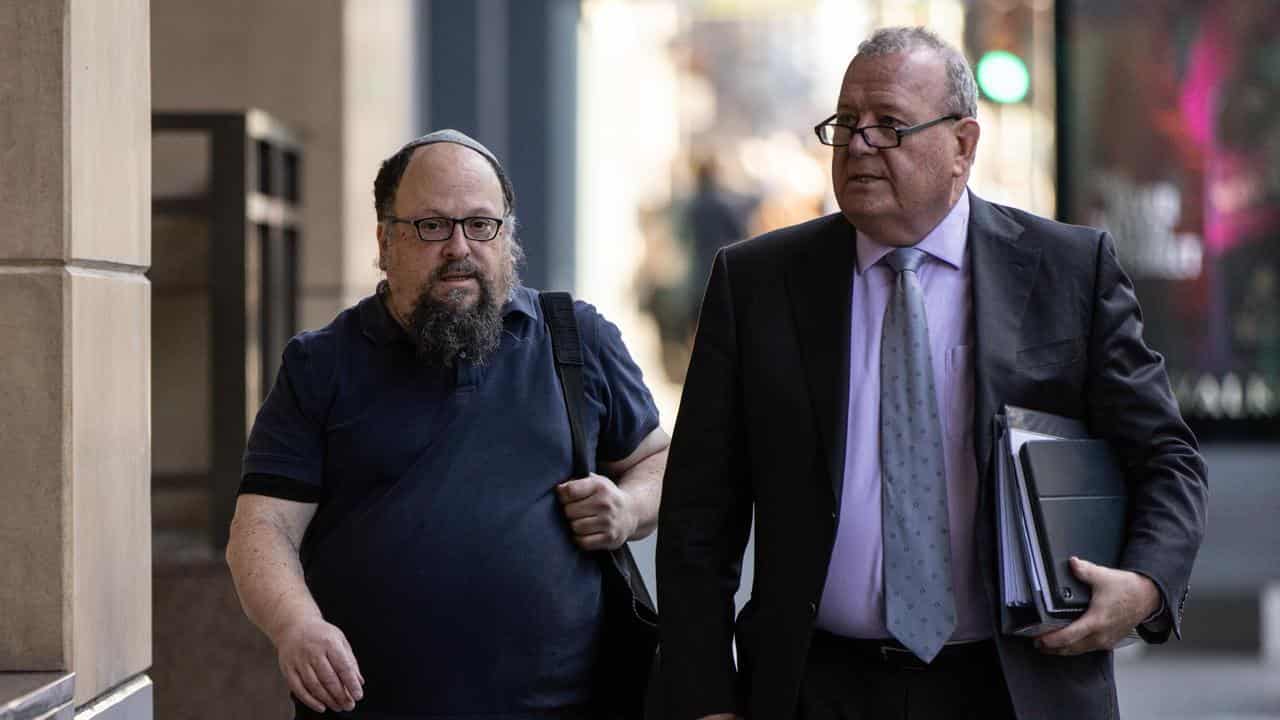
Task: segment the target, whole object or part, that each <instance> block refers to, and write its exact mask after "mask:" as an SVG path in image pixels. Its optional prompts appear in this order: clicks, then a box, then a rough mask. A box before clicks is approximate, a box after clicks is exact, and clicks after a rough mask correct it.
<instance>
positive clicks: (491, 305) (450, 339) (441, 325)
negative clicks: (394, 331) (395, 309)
mask: <svg viewBox="0 0 1280 720" xmlns="http://www.w3.org/2000/svg"><path fill="white" fill-rule="evenodd" d="M478 280H479V286H480V294H479V297H478V298H477V299H476V303H475V305H472V306H471V307H469V308H463V307H461V306H460V305H459V303H460V302H461V300H462V298H463V297H465V293H464V291H462V290H452V291H450V292H449V294H448V295H447V296H446V297H445V299H444V300H437V299H436V298H435V297H433V296H432V293H431V290H432V287H433V286H434V284H435V283H434V282H431V283H428V284H427V286H426V287H425V288H423V290H422V294H421V295H419V296H418V302H417V304H416V305H414V308H413V314H412V315H410V316H409V329H410V334H411V335H412V337H413V341H414V346H415V347H416V349H417V354H418V359H419V360H421V361H422V362H423V363H425V364H427V365H432V366H436V367H453V366H454V364H455V363H456V362H457V361H458V359H459V358H466V359H468V360H471V361H472V362H474V363H475V364H477V365H483V364H484V363H485V361H486V360H488V359H489V357H490V356H491V355H492V354H493V353H494V351H496V350H497V349H498V345H499V343H500V342H501V341H502V304H503V301H505V298H503V299H502V300H499V299H498V298H497V297H495V292H494V288H493V284H492V282H490V281H489V280H488V278H484V277H478Z"/></svg>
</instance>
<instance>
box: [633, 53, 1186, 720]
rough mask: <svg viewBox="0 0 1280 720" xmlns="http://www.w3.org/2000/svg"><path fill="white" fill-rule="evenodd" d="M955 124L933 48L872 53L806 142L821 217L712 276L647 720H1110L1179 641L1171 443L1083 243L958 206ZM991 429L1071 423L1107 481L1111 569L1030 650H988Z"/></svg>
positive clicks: (963, 166) (1164, 402) (1136, 325)
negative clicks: (1014, 421)
mask: <svg viewBox="0 0 1280 720" xmlns="http://www.w3.org/2000/svg"><path fill="white" fill-rule="evenodd" d="M975 95H976V93H975V90H974V83H973V77H972V74H971V72H970V70H969V67H968V65H967V64H966V63H965V61H964V58H963V57H962V56H961V55H960V53H959V52H958V51H956V50H955V49H954V48H952V47H950V46H949V45H947V44H945V43H944V42H942V41H941V40H939V39H938V38H937V37H936V36H934V35H932V34H931V33H928V32H927V31H924V30H922V29H919V28H892V29H886V30H881V31H878V32H877V33H876V34H875V35H873V36H872V37H871V38H870V39H869V40H867V41H866V42H864V43H863V44H862V45H861V46H860V47H859V49H858V54H857V56H856V57H855V58H854V59H853V61H852V62H851V63H850V65H849V69H848V71H847V72H846V74H845V78H844V83H843V85H842V87H841V92H840V96H839V103H838V105H837V110H836V113H835V115H833V116H832V117H831V118H829V119H827V120H826V121H824V122H823V123H822V124H820V125H819V126H818V128H817V131H818V134H819V137H820V139H821V140H822V141H823V142H824V143H826V144H828V145H832V146H834V155H833V159H832V180H833V183H834V186H835V194H836V197H837V199H838V202H839V205H840V209H841V210H842V212H841V213H839V214H834V215H830V216H827V217H822V218H818V219H816V220H813V221H810V222H807V223H804V224H801V225H797V226H794V227H789V228H784V229H782V230H778V231H776V232H772V233H769V234H767V235H764V236H762V237H759V238H755V239H753V240H750V241H747V242H744V243H740V244H738V245H734V246H731V247H729V248H726V249H725V250H724V251H722V252H721V253H720V254H719V255H718V256H717V258H716V262H715V265H714V268H713V270H712V274H711V279H710V282H709V285H708V287H707V291H706V297H705V299H704V301H703V308H702V315H701V321H700V325H699V328H698V334H697V339H696V342H695V346H694V350H693V357H692V360H691V364H690V368H689V374H688V379H687V382H686V385H685V390H684V397H683V400H682V402H681V405H680V414H679V417H678V420H677V422H676V430H675V438H674V442H673V445H672V449H671V456H670V461H669V464H668V467H667V473H666V486H665V489H664V492H663V498H662V511H661V515H660V520H659V536H658V594H659V605H660V608H661V612H662V684H663V695H664V697H663V711H664V713H665V714H664V717H667V718H671V720H692V719H694V718H733V717H740V716H745V717H750V718H753V719H758V720H775V719H778V718H792V717H798V718H806V719H809V720H812V719H814V718H875V719H876V720H881V719H883V718H906V717H910V718H913V719H915V718H984V719H985V718H1014V717H1018V718H1035V719H1036V720H1045V719H1049V720H1052V719H1053V718H1102V717H1114V716H1115V715H1116V713H1117V711H1118V709H1117V701H1116V691H1115V680H1114V673H1113V665H1112V655H1111V650H1112V649H1113V648H1114V647H1115V646H1116V644H1117V643H1118V642H1119V641H1120V640H1121V639H1122V638H1123V637H1124V636H1125V635H1126V634H1127V633H1129V632H1130V631H1131V630H1133V629H1134V628H1135V626H1136V627H1138V629H1139V632H1140V633H1141V634H1142V635H1143V637H1145V638H1146V639H1147V640H1148V641H1149V642H1163V641H1164V640H1166V639H1167V638H1168V636H1169V634H1170V633H1171V632H1172V633H1175V634H1176V633H1179V632H1180V630H1179V624H1180V621H1181V615H1182V607H1183V602H1184V600H1185V598H1186V592H1187V585H1188V578H1189V576H1190V573H1191V566H1192V562H1193V560H1194V557H1195V554H1196V551H1197V549H1198V547H1199V544H1200V540H1201V537H1202V534H1203V528H1204V516H1205V498H1206V482H1205V468H1204V464H1203V461H1202V460H1201V458H1200V456H1199V454H1198V451H1197V448H1196V443H1195V439H1194V437H1193V436H1192V435H1191V433H1190V432H1189V431H1188V430H1187V428H1186V426H1185V424H1184V423H1183V422H1182V420H1181V418H1180V416H1179V413H1178V409H1177V407H1176V405H1175V402H1174V398H1173V396H1172V393H1171V392H1170V389H1169V384H1168V380H1167V378H1166V374H1165V369H1164V362H1163V359H1162V358H1161V357H1160V355H1159V354H1157V353H1156V352H1154V351H1153V350H1151V349H1150V348H1148V347H1147V346H1146V345H1145V344H1144V342H1143V340H1142V320H1141V313H1140V310H1139V308H1138V302H1137V298H1136V297H1135V296H1134V293H1133V288H1132V285H1131V283H1130V281H1129V279H1128V277H1127V276H1126V275H1125V274H1124V272H1123V270H1122V269H1121V268H1120V265H1119V263H1118V261H1117V259H1116V252H1115V246H1114V243H1113V241H1112V239H1111V238H1110V236H1109V235H1108V234H1107V233H1106V232H1103V231H1099V230H1094V229H1090V228H1083V227H1073V226H1068V225H1063V224H1059V223H1055V222H1052V221H1049V220H1046V219H1043V218H1040V217H1036V216H1034V215H1031V214H1029V213H1026V212H1022V211H1019V210H1015V209H1012V208H1007V207H1002V206H999V205H994V204H991V203H988V202H985V201H983V200H981V199H980V198H978V197H976V196H974V195H973V194H972V193H970V192H968V190H967V188H966V183H967V180H968V176H969V170H970V167H971V165H972V163H973V157H974V151H975V148H976V147H977V143H978V138H979V134H980V129H979V126H978V122H977V120H976V119H975V118H974V115H975V112H976V100H975ZM1004 404H1013V405H1019V406H1024V407H1028V408H1033V409H1037V410H1043V411H1047V412H1052V413H1057V414H1060V415H1065V416H1070V417H1075V418H1080V419H1082V420H1084V421H1085V422H1086V423H1087V424H1088V426H1089V428H1090V430H1091V432H1093V433H1094V434H1095V435H1097V436H1099V437H1102V438H1106V439H1107V440H1109V441H1110V443H1111V444H1112V446H1113V447H1114V449H1115V451H1116V452H1117V453H1118V455H1119V457H1120V458H1121V459H1122V461H1123V463H1124V465H1125V467H1126V469H1127V473H1128V477H1129V479H1130V487H1131V497H1130V499H1131V508H1132V512H1131V518H1130V524H1129V527H1128V531H1127V532H1128V537H1127V542H1126V545H1125V549H1124V552H1123V556H1122V559H1121V562H1120V563H1119V564H1118V567H1115V568H1107V567H1101V566H1097V565H1092V564H1089V563H1087V562H1079V561H1073V568H1072V569H1073V571H1074V572H1075V573H1076V574H1077V575H1079V576H1080V577H1081V578H1082V579H1083V580H1085V581H1087V582H1088V583H1090V584H1091V586H1092V588H1093V596H1092V601H1091V604H1090V606H1089V609H1088V611H1087V612H1086V613H1085V614H1084V615H1083V616H1082V617H1081V618H1080V619H1079V620H1077V621H1075V622H1074V623H1072V624H1071V625H1069V626H1067V627H1065V628H1062V629H1060V630H1058V631H1056V632H1053V633H1051V634H1048V635H1045V636H1042V637H1040V638H1035V639H1029V638H1020V637H1013V636H1008V635H1002V634H1000V632H999V623H998V607H997V602H998V598H999V595H998V590H997V585H996V578H995V573H996V570H997V563H996V558H995V550H994V507H995V506H994V500H993V498H992V486H993V479H992V478H993V471H992V461H993V457H994V452H993V445H994V438H993V433H992V418H993V416H994V415H995V414H996V413H997V411H998V410H999V409H1000V408H1001V407H1002V406H1003V405H1004ZM753 513H754V518H755V531H756V544H755V548H756V554H755V581H754V583H753V586H752V593H751V600H750V602H748V603H747V606H746V607H745V608H744V609H743V611H742V613H741V614H740V615H739V616H738V618H737V622H736V624H735V622H734V618H733V595H734V592H735V590H736V589H737V586H738V582H739V575H740V569H741V559H742V553H743V550H744V546H745V544H746V540H747V536H748V530H749V528H750V526H751V522H752V516H753ZM734 641H736V645H737V655H736V663H735V655H734V653H733V644H734Z"/></svg>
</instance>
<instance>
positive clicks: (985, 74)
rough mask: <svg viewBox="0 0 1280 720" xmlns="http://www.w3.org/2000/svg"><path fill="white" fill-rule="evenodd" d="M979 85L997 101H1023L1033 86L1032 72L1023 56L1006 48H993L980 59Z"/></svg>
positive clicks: (985, 93)
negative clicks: (1006, 50)
mask: <svg viewBox="0 0 1280 720" xmlns="http://www.w3.org/2000/svg"><path fill="white" fill-rule="evenodd" d="M978 87H979V88H981V90H982V94H983V95H986V96H987V97H988V98H991V99H992V100H994V101H995V102H998V103H1016V102H1022V100H1023V99H1024V98H1025V97H1026V96H1027V90H1029V89H1030V88H1031V74H1030V73H1029V72H1027V64H1026V63H1024V62H1023V61H1022V58H1020V57H1018V56H1017V55H1014V54H1013V53H1011V52H1005V51H1004V50H992V51H991V52H989V53H987V54H985V55H983V56H982V59H981V60H979V61H978Z"/></svg>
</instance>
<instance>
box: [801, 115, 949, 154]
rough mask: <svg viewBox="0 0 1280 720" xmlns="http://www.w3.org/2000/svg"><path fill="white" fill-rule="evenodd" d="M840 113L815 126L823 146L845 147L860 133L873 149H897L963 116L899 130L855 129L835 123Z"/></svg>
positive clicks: (868, 126)
mask: <svg viewBox="0 0 1280 720" xmlns="http://www.w3.org/2000/svg"><path fill="white" fill-rule="evenodd" d="M839 116H840V115H839V113H836V114H835V115H832V116H831V117H829V118H827V119H826V120H823V121H822V122H820V123H818V124H817V125H814V126H813V131H814V132H815V133H817V135H818V141H819V142H821V143H822V144H823V145H830V146H832V147H845V146H847V145H848V144H849V143H851V142H853V134H854V133H858V134H859V135H861V136H862V140H863V142H865V143H866V144H867V145H870V146H871V147H873V148H877V149H880V150H887V149H889V148H896V147H898V146H899V145H901V144H902V138H904V137H906V136H907V135H911V134H912V133H918V132H920V131H921V130H926V129H928V128H931V127H933V126H934V125H937V124H938V123H941V122H946V121H947V120H960V119H961V118H962V117H963V116H961V115H956V114H951V115H943V116H942V117H940V118H937V119H936V120H930V121H929V122H924V123H920V124H919V125H912V126H911V127H904V128H897V127H894V126H892V125H865V126H863V127H854V126H853V125H847V124H845V123H840V122H835V119H836V118H837V117H839Z"/></svg>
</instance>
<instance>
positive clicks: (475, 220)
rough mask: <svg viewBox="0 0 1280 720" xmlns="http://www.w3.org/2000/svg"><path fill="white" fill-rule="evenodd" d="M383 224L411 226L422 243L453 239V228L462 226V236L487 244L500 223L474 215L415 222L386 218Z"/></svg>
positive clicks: (393, 217) (426, 219)
mask: <svg viewBox="0 0 1280 720" xmlns="http://www.w3.org/2000/svg"><path fill="white" fill-rule="evenodd" d="M385 222H391V223H402V224H405V225H412V226H413V227H414V229H415V230H417V231H418V239H419V240H421V241H423V242H444V241H445V240H448V239H449V238H451V237H453V226H454V225H455V224H461V225H462V235H463V236H464V237H466V238H467V239H468V240H474V241H475V242H489V241H490V240H492V239H494V238H496V237H498V230H500V229H501V228H502V221H501V220H499V219H498V218H491V217H484V216H482V215H476V216H473V217H465V218H451V217H424V218H417V219H416V220H407V219H405V218H398V217H395V216H394V215H389V216H387V218H386V220H385Z"/></svg>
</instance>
